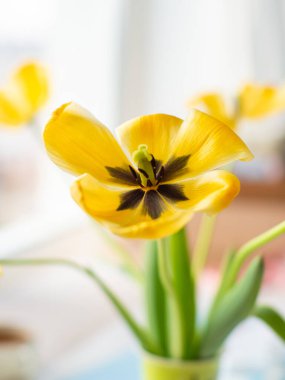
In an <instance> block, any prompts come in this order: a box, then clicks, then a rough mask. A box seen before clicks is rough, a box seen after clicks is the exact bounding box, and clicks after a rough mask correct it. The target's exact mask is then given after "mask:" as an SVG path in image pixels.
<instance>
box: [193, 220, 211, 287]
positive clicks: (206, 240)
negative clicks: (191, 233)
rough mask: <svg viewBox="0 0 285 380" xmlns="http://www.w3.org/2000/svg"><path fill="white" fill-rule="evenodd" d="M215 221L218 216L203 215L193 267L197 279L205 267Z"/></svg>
mask: <svg viewBox="0 0 285 380" xmlns="http://www.w3.org/2000/svg"><path fill="white" fill-rule="evenodd" d="M215 222H216V216H210V215H207V214H205V215H203V217H202V221H201V226H200V229H199V233H198V237H197V241H196V245H195V248H194V252H193V261H192V268H193V276H194V278H195V280H197V279H198V277H199V275H200V273H201V272H202V270H203V269H204V267H205V264H206V261H207V257H208V255H209V249H210V246H211V242H212V237H213V232H214V226H215Z"/></svg>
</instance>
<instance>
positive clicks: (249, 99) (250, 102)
mask: <svg viewBox="0 0 285 380" xmlns="http://www.w3.org/2000/svg"><path fill="white" fill-rule="evenodd" d="M283 110H285V85H284V86H282V87H280V88H275V87H269V86H260V85H255V84H248V85H246V86H245V87H244V88H243V89H242V91H241V94H240V114H241V116H242V117H248V118H258V117H262V116H266V115H269V114H272V113H275V112H280V111H283Z"/></svg>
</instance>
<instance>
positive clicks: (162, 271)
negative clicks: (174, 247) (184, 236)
mask: <svg viewBox="0 0 285 380" xmlns="http://www.w3.org/2000/svg"><path fill="white" fill-rule="evenodd" d="M166 243H167V241H166V239H159V240H157V247H158V267H159V276H160V280H161V282H162V284H163V286H164V288H165V290H166V291H167V292H168V293H169V294H170V295H171V296H175V289H174V287H173V283H172V278H171V273H170V270H169V267H168V257H167V253H168V252H167V247H166Z"/></svg>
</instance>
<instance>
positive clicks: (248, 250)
mask: <svg viewBox="0 0 285 380" xmlns="http://www.w3.org/2000/svg"><path fill="white" fill-rule="evenodd" d="M284 233H285V221H283V222H281V223H279V224H277V226H275V227H273V228H271V229H270V230H268V231H266V232H264V233H262V234H261V235H259V236H257V237H255V238H254V239H252V240H250V241H249V242H247V243H246V244H244V245H243V246H242V247H241V248H240V249H239V250H238V251H237V253H236V256H235V258H234V260H233V263H232V265H231V266H230V272H229V274H228V281H227V282H228V284H227V286H229V287H231V286H232V284H233V283H234V282H235V281H236V279H237V276H238V274H239V272H240V270H241V267H242V266H243V264H244V263H245V261H246V260H247V259H248V258H249V256H250V255H251V254H252V253H254V252H255V251H256V250H257V249H258V248H261V247H263V246H265V245H266V244H268V243H269V242H271V241H272V240H274V239H276V238H277V237H279V236H280V235H282V234H284Z"/></svg>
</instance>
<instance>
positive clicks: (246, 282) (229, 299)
mask: <svg viewBox="0 0 285 380" xmlns="http://www.w3.org/2000/svg"><path fill="white" fill-rule="evenodd" d="M263 270H264V268H263V261H262V259H260V258H257V259H255V260H254V261H253V262H252V264H251V265H250V267H249V268H248V270H247V272H246V273H245V275H244V276H243V278H242V279H241V280H240V281H239V282H238V283H237V284H236V285H235V286H234V287H232V289H231V290H229V291H228V292H227V293H226V295H225V296H224V297H223V298H222V299H221V300H220V302H219V304H218V305H217V307H216V309H215V310H214V312H213V313H212V314H211V315H210V317H209V320H208V324H207V326H206V328H205V330H204V331H203V332H202V337H201V343H200V356H201V357H211V356H213V355H215V354H216V353H217V352H218V350H219V349H220V348H221V346H222V344H223V343H224V341H225V339H226V338H227V337H228V335H229V334H230V333H231V332H232V330H233V329H234V328H235V327H236V326H237V325H238V324H239V323H240V322H242V321H243V320H244V319H245V318H246V317H248V316H249V315H250V313H251V312H252V309H253V307H254V304H255V301H256V298H257V296H258V292H259V289H260V286H261V281H262V276H263Z"/></svg>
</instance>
